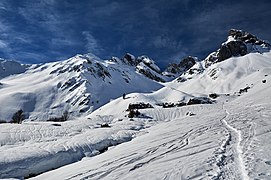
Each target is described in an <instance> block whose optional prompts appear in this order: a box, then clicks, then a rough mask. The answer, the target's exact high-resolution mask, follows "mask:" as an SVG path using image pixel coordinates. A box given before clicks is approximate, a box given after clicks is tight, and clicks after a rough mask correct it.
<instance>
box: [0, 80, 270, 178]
mask: <svg viewBox="0 0 271 180" xmlns="http://www.w3.org/2000/svg"><path fill="white" fill-rule="evenodd" d="M269 79H270V78H268V80H269ZM270 90H271V88H270V86H268V85H267V84H260V83H259V84H256V85H255V86H254V87H253V88H252V89H250V91H249V93H247V94H243V95H241V96H240V97H238V96H236V97H231V96H223V95H222V96H221V97H220V99H218V103H217V104H211V105H191V106H184V107H179V108H165V109H164V108H161V107H155V108H153V109H145V110H140V112H141V113H143V114H144V115H145V117H144V118H134V119H133V120H130V119H128V118H126V117H124V116H121V114H122V115H124V114H126V112H123V111H122V110H120V109H122V107H124V106H125V105H127V103H129V101H132V99H133V97H131V98H130V99H127V100H122V99H117V100H115V101H112V102H111V104H112V105H114V106H115V105H116V104H119V107H120V109H115V111H114V112H115V114H113V113H112V114H113V115H112V116H97V113H98V112H99V111H100V112H101V113H105V112H110V111H111V109H109V108H107V107H104V108H101V109H100V110H97V111H96V112H94V113H93V115H92V116H90V117H89V118H92V119H85V120H81V121H80V120H76V121H70V122H65V123H61V126H56V125H52V124H48V123H37V124H33V123H26V124H23V125H17V126H15V125H1V144H2V146H1V153H2V155H1V177H20V176H27V175H29V174H35V173H40V172H42V171H47V170H50V169H53V168H56V167H58V166H61V165H63V164H68V163H71V162H75V161H78V160H80V159H81V158H83V157H85V158H83V159H82V160H81V161H78V162H76V163H74V164H70V165H67V166H64V167H62V168H59V169H56V170H53V171H49V172H47V173H44V174H41V175H39V176H36V177H34V178H33V179H141V178H147V179H250V178H251V179H257V178H258V179H270V178H271V173H270V172H271V155H270V144H271V122H270V117H271V110H270V109H271V103H270V96H268V95H269V94H270V92H271V91H270ZM134 98H136V97H134ZM141 98H142V97H141ZM227 101H228V102H227ZM109 105H110V104H108V105H107V106H109ZM187 112H192V113H193V114H195V115H192V116H187V115H186V113H187ZM118 113H119V114H118ZM95 117H96V118H95ZM116 117H120V118H121V119H116ZM101 122H107V123H109V124H110V125H111V126H112V127H111V128H100V126H99V124H100V123H101ZM148 127H149V128H148ZM12 132H13V133H12ZM5 134H6V136H4V135H5ZM7 136H8V137H7ZM132 138H133V139H132ZM131 139H132V140H131ZM129 140H131V141H129ZM127 141H129V142H127ZM122 142H126V143H123V144H120V145H117V144H119V143H122ZM115 145H117V146H115ZM108 146H113V147H111V148H109V150H108V151H105V152H104V153H102V154H100V155H97V154H98V153H99V152H98V151H99V150H100V152H103V151H104V150H105V148H106V147H108ZM93 155H97V156H94V157H91V156H93Z"/></svg>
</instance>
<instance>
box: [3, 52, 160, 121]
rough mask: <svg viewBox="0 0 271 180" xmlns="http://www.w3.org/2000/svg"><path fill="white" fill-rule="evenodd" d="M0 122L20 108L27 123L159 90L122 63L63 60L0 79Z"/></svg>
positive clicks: (89, 57) (90, 57)
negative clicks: (120, 97)
mask: <svg viewBox="0 0 271 180" xmlns="http://www.w3.org/2000/svg"><path fill="white" fill-rule="evenodd" d="M1 84H2V85H1V87H0V94H1V95H0V102H5V104H6V106H2V107H1V109H0V119H1V120H6V121H10V120H11V117H12V115H13V114H14V113H15V112H16V111H18V110H19V109H22V110H23V111H24V114H25V118H26V119H29V120H43V121H44V120H48V119H50V118H54V117H60V116H62V114H63V112H64V111H68V112H69V115H70V117H77V116H82V115H85V114H89V113H90V112H92V111H93V110H95V109H97V108H98V107H100V106H102V105H104V104H106V103H107V102H109V101H110V100H111V99H114V98H117V97H119V96H121V95H122V94H123V93H131V92H152V91H154V90H157V89H159V88H160V87H162V85H160V84H159V83H157V82H155V81H153V80H150V79H148V78H147V77H145V76H144V75H142V74H139V73H137V72H136V71H135V67H134V66H130V65H126V64H124V63H122V62H117V61H116V62H115V61H103V60H101V59H99V58H98V57H96V56H94V55H91V54H87V55H77V56H75V57H72V58H70V59H68V60H65V61H60V62H54V63H47V64H43V65H32V66H31V67H30V68H29V69H28V70H27V72H25V73H23V74H19V75H15V76H11V77H7V78H4V79H2V80H1Z"/></svg>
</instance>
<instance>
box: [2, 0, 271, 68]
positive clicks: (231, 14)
mask: <svg viewBox="0 0 271 180" xmlns="http://www.w3.org/2000/svg"><path fill="white" fill-rule="evenodd" d="M270 9H271V1H270V0H257V1H256V0H238V1H236V0H227V1H226V0H225V1H218V0H0V57H2V58H9V59H16V60H19V61H21V62H23V63H40V62H48V61H56V60H60V59H66V58H68V57H71V56H73V55H75V54H79V53H88V52H91V53H93V54H96V55H97V56H99V57H101V58H109V57H111V56H118V57H121V56H123V55H124V53H126V52H130V53H132V54H134V55H136V56H138V55H143V54H146V55H148V56H150V57H152V58H153V59H154V60H156V61H157V62H158V64H159V65H160V66H165V65H166V64H168V63H169V62H172V61H175V62H176V61H178V60H179V59H180V58H182V57H184V56H187V55H193V56H198V57H199V58H204V57H206V56H207V55H208V53H210V52H211V51H213V50H216V49H217V48H218V47H219V45H220V44H221V42H223V41H224V40H225V39H226V37H227V33H228V30H229V29H231V28H236V29H243V30H246V31H249V32H251V33H253V34H255V35H258V37H259V38H262V39H266V40H271V23H270V21H271V10H270Z"/></svg>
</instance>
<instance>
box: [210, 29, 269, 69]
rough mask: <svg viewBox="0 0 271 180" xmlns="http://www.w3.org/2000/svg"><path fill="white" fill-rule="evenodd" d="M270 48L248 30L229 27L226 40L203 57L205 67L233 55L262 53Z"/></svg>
mask: <svg viewBox="0 0 271 180" xmlns="http://www.w3.org/2000/svg"><path fill="white" fill-rule="evenodd" d="M270 48H271V45H270V44H269V43H267V42H265V41H263V40H261V39H258V38H257V37H256V36H254V35H252V34H250V33H248V32H245V31H242V30H236V29H231V30H230V31H229V34H228V40H227V41H226V42H224V43H223V44H222V45H221V47H220V48H219V49H218V50H217V51H215V52H213V53H211V54H210V55H209V56H208V57H207V58H206V59H205V67H208V66H210V65H211V64H214V63H217V62H221V61H224V60H226V59H228V58H230V57H233V56H244V55H246V54H248V53H250V52H260V53H262V52H265V51H269V50H270Z"/></svg>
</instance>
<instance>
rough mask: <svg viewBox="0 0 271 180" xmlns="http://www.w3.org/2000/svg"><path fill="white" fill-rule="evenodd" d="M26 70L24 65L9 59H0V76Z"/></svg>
mask: <svg viewBox="0 0 271 180" xmlns="http://www.w3.org/2000/svg"><path fill="white" fill-rule="evenodd" d="M25 71H26V66H24V65H22V64H20V63H18V62H16V61H11V60H4V59H0V78H4V77H7V76H9V75H13V74H20V73H23V72H25Z"/></svg>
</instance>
